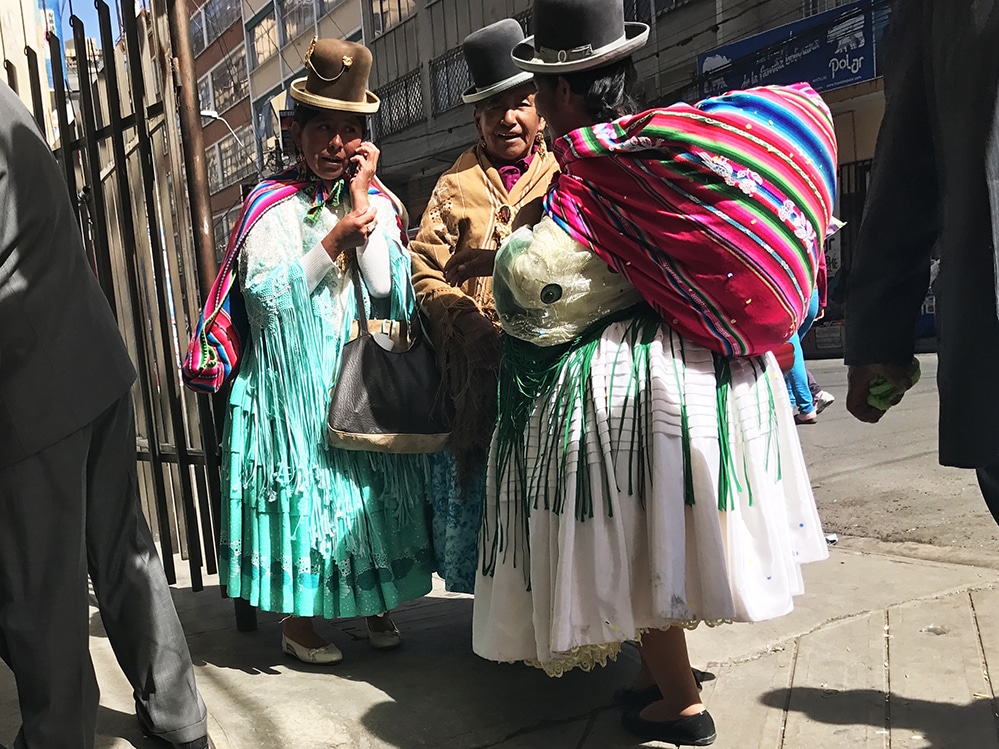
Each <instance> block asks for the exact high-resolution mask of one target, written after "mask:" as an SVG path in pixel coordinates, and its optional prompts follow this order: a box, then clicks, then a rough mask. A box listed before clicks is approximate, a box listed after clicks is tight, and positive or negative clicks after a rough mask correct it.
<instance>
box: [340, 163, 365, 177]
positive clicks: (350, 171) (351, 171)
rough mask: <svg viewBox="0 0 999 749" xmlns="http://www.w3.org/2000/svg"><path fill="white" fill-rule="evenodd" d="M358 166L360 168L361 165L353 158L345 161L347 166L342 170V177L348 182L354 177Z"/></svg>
mask: <svg viewBox="0 0 999 749" xmlns="http://www.w3.org/2000/svg"><path fill="white" fill-rule="evenodd" d="M360 168H361V165H360V164H359V163H358V162H356V161H354V160H351V161H349V162H347V168H346V169H345V170H344V173H343V174H344V177H346V179H347V181H348V182H350V181H351V180H352V179H354V175H355V174H357V170H358V169H360Z"/></svg>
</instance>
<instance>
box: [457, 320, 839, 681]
mask: <svg viewBox="0 0 999 749" xmlns="http://www.w3.org/2000/svg"><path fill="white" fill-rule="evenodd" d="M501 418H502V415H501ZM497 442H498V440H497V439H496V438H494V441H493V446H492V453H491V459H490V465H489V475H488V478H487V494H486V506H485V518H484V523H483V528H482V534H481V540H480V548H479V571H478V574H477V578H476V584H475V606H474V615H473V648H474V650H475V652H476V653H477V654H479V655H480V656H482V657H484V658H488V659H490V660H494V661H501V662H512V661H526V662H528V663H531V664H533V665H537V666H540V667H542V668H544V669H545V671H547V672H548V673H549V674H551V675H556V676H557V675H561V674H562V673H564V672H566V671H567V670H569V669H571V668H574V667H581V668H584V669H591V668H593V667H594V666H596V665H603V664H606V662H607V660H608V659H609V658H611V659H612V658H614V657H615V656H616V655H617V653H618V652H619V651H620V648H621V644H622V643H623V642H625V641H628V640H640V639H641V636H642V633H643V632H645V631H648V630H650V629H665V628H667V627H670V626H682V627H686V628H692V627H695V626H697V625H698V624H700V623H706V624H710V625H714V624H721V623H726V622H755V621H762V620H766V619H771V618H774V617H778V616H782V615H784V614H787V613H788V612H790V611H791V609H792V608H793V603H792V601H793V598H794V596H796V595H800V594H801V593H802V592H803V583H802V576H801V565H802V564H804V563H806V562H813V561H817V560H821V559H825V558H826V557H827V556H828V550H827V548H826V542H825V538H824V535H823V533H822V528H821V525H820V522H819V517H818V513H817V511H816V508H815V500H814V498H813V496H812V490H811V487H810V485H809V481H808V476H807V473H806V469H805V462H804V459H803V457H802V453H801V446H800V444H799V442H798V438H797V434H796V433H795V424H794V419H793V416H792V412H791V407H790V405H789V402H788V398H787V390H786V387H785V385H784V379H783V376H782V374H781V372H780V370H779V368H778V367H777V364H776V361H775V360H774V359H773V357H772V356H771V355H769V354H768V355H767V356H765V357H758V358H752V359H721V358H719V357H716V356H715V355H713V354H712V353H711V352H710V351H708V350H707V349H705V348H703V347H701V346H699V345H697V344H693V343H691V342H690V341H687V340H685V339H683V338H681V337H680V336H679V335H677V334H676V333H675V332H674V331H673V330H672V329H671V328H669V327H668V326H666V325H663V324H656V325H655V326H654V327H652V328H651V330H650V327H649V325H648V323H645V324H644V327H643V326H642V325H640V324H639V323H637V322H634V321H625V322H616V323H612V324H611V325H609V326H608V327H607V328H606V329H605V330H604V331H603V333H602V334H601V335H600V337H599V339H598V340H597V341H596V343H595V345H593V346H591V348H590V349H589V350H588V351H586V352H572V353H570V354H569V355H568V356H566V358H565V359H564V360H563V364H562V365H561V371H560V373H559V375H558V386H557V387H554V388H550V391H549V392H546V393H543V394H542V395H540V396H539V397H538V398H537V399H536V401H535V402H534V406H533V409H532V410H531V412H530V418H529V420H528V422H527V427H526V430H524V438H523V439H522V440H521V441H520V442H519V443H518V445H517V446H516V448H515V449H513V450H511V451H509V457H507V458H505V459H500V458H499V456H500V454H501V453H502V452H503V451H502V450H500V449H499V445H498V444H497Z"/></svg>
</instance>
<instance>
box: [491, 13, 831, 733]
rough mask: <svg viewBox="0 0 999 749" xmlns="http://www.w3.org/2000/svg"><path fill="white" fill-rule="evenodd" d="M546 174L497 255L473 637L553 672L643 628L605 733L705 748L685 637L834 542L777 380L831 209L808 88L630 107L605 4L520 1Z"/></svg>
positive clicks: (794, 582) (813, 97) (631, 46)
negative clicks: (495, 392) (616, 715)
mask: <svg viewBox="0 0 999 749" xmlns="http://www.w3.org/2000/svg"><path fill="white" fill-rule="evenodd" d="M533 22H534V28H535V30H536V35H535V36H534V37H533V38H530V39H526V40H525V41H524V42H523V43H521V44H519V45H517V46H516V47H515V48H514V50H513V53H512V56H513V59H514V61H515V62H516V64H517V65H518V66H519V67H521V68H523V69H524V70H527V71H530V72H533V73H534V79H535V82H536V85H537V95H536V98H535V101H536V104H537V107H538V110H539V112H540V113H541V114H542V115H543V116H544V118H545V121H546V122H547V124H548V127H549V128H550V129H551V131H552V136H553V138H554V140H553V144H552V150H553V152H554V153H555V156H556V158H557V159H558V162H559V166H560V170H561V171H560V174H559V176H558V178H557V180H556V181H555V182H554V183H553V185H552V187H551V189H550V190H549V192H548V193H547V194H546V196H545V199H544V215H543V216H542V217H541V218H540V220H539V221H537V223H536V224H535V225H534V226H533V227H527V226H525V227H522V228H518V229H517V230H516V231H514V232H513V234H512V235H511V236H510V238H509V239H508V240H507V241H506V243H505V244H504V245H503V246H502V247H501V249H500V251H499V253H498V254H497V256H496V261H495V268H494V273H493V293H494V295H495V303H496V310H497V313H498V315H499V319H500V323H501V325H502V327H503V331H504V333H505V335H504V337H503V353H502V359H501V366H500V374H499V397H498V411H499V417H498V420H497V428H496V432H495V436H494V438H493V442H492V445H491V450H490V458H489V467H488V475H487V480H486V491H487V494H486V505H485V512H484V516H483V525H482V538H481V540H480V546H479V548H480V565H479V573H478V577H477V579H476V586H475V606H474V615H473V637H472V643H473V648H474V649H475V652H476V653H478V654H479V655H482V656H484V657H486V658H489V659H491V660H496V661H518V660H522V661H527V662H528V663H532V664H534V665H537V666H540V667H541V668H543V669H544V670H545V671H546V672H547V673H549V674H551V675H556V676H557V675H561V674H563V673H565V672H566V671H568V670H570V669H572V668H576V667H579V668H583V669H590V668H593V667H594V666H597V665H603V664H606V662H607V660H608V659H613V658H615V657H616V656H617V654H618V653H619V652H620V649H621V645H622V643H623V642H625V641H628V640H633V641H637V642H638V643H639V651H640V653H641V656H642V670H641V672H640V673H639V675H638V677H637V680H636V682H635V683H634V684H633V685H632V686H631V687H630V688H627V689H622V690H619V691H618V692H617V694H616V695H615V699H616V701H618V702H619V703H620V704H622V705H623V706H624V707H625V708H626V710H625V713H624V715H623V724H624V727H625V728H626V729H627V730H629V731H630V732H632V733H634V734H636V735H638V736H640V737H642V738H644V739H654V740H659V741H665V742H667V743H673V744H676V745H681V746H706V745H708V744H711V743H713V742H714V740H715V726H714V721H713V720H712V718H711V716H710V714H708V712H707V711H706V710H705V708H704V705H703V704H702V703H701V700H700V697H699V696H698V691H697V685H696V683H695V680H694V676H693V674H692V672H691V669H690V664H689V660H688V657H687V646H686V641H685V637H684V631H685V630H686V629H691V628H694V627H696V626H698V625H699V624H702V623H703V624H708V625H715V624H722V623H725V622H732V621H760V620H765V619H769V618H773V617H777V616H782V615H784V614H786V613H788V612H789V611H790V610H791V609H792V607H793V603H792V601H793V597H794V596H796V595H798V594H800V593H802V592H803V586H802V577H801V572H800V565H801V564H803V563H805V562H808V561H813V560H818V559H823V558H825V557H826V556H827V554H828V552H827V550H826V544H825V540H824V537H823V534H822V529H821V527H820V525H819V519H818V514H817V512H816V509H815V501H814V498H813V497H812V492H811V488H810V485H809V481H808V476H807V473H806V470H805V463H804V459H803V457H802V454H801V448H800V445H799V443H798V441H797V435H796V434H795V427H794V419H793V416H792V413H791V409H790V405H789V403H788V400H787V398H785V397H783V394H784V392H785V388H784V382H783V377H782V375H781V373H780V370H779V368H778V367H777V364H776V361H775V359H774V357H773V355H772V354H771V353H770V351H771V350H772V349H773V348H775V347H777V346H779V345H780V344H782V343H783V342H784V341H786V340H787V338H788V337H789V335H790V333H791V332H792V331H793V330H796V329H797V326H798V325H799V324H800V322H801V319H802V318H803V317H804V314H805V312H806V310H807V303H808V301H809V299H810V297H811V295H812V289H813V288H814V284H815V274H816V269H817V265H818V257H819V253H821V252H822V244H823V240H824V238H825V236H826V233H827V231H828V229H829V224H830V223H831V221H832V213H831V211H832V204H833V195H834V192H835V168H836V145H835V138H834V134H833V129H832V118H831V116H830V114H829V110H828V108H827V107H826V106H825V104H824V103H823V102H822V100H821V98H819V96H818V95H817V94H816V93H815V92H814V91H812V90H811V88H810V87H808V86H807V85H803V84H799V85H795V86H773V87H764V88H759V89H750V90H747V91H738V92H732V93H731V94H726V95H725V96H721V97H717V98H713V99H707V100H705V101H702V102H700V103H698V104H697V105H696V106H690V105H687V104H676V105H673V106H671V107H667V108H664V109H656V110H650V111H647V112H637V109H638V108H637V107H636V106H635V103H634V100H633V99H632V98H631V96H630V94H629V87H630V85H631V84H632V82H633V81H634V78H635V69H634V65H633V63H632V60H631V55H632V54H633V53H634V52H635V51H637V50H638V49H639V48H640V47H641V46H642V45H643V44H644V43H645V42H646V39H647V37H648V33H649V29H648V27H647V26H645V25H644V24H641V23H625V20H624V10H623V7H622V3H621V2H620V0H615V1H614V2H608V0H535V2H534V16H533Z"/></svg>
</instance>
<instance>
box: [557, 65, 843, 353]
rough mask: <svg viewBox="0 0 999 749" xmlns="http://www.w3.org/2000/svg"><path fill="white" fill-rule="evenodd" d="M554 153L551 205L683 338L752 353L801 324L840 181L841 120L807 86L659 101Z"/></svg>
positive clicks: (568, 139)
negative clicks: (836, 128) (836, 126)
mask: <svg viewBox="0 0 999 749" xmlns="http://www.w3.org/2000/svg"><path fill="white" fill-rule="evenodd" d="M554 152H555V156H556V157H557V158H558V161H559V164H560V166H561V168H562V174H561V175H560V176H559V178H558V181H557V183H556V184H555V185H554V186H553V188H552V190H551V191H550V192H549V193H548V195H547V196H546V198H545V209H546V210H547V212H548V213H549V214H550V215H551V216H552V218H553V219H555V221H556V222H557V223H558V224H559V225H560V226H561V227H562V228H563V229H565V230H566V231H567V232H568V233H569V234H570V235H571V236H572V237H573V238H574V239H576V240H577V241H579V242H581V243H583V244H585V245H587V246H588V247H590V248H591V249H592V250H593V251H594V252H596V253H597V254H598V255H599V256H600V257H601V258H602V259H604V260H605V261H606V262H608V263H609V264H610V265H611V266H612V267H614V268H615V269H616V270H617V271H618V272H620V273H623V274H624V275H625V276H626V277H627V278H628V280H629V281H631V282H632V283H633V284H634V285H635V287H636V288H637V289H638V291H639V293H641V295H642V297H643V298H644V299H645V300H646V301H647V302H649V303H650V304H651V305H652V306H653V307H654V308H655V309H656V311H657V312H658V313H659V314H661V315H662V316H663V319H664V320H665V321H666V322H667V323H669V324H670V325H672V327H673V328H674V329H676V330H677V331H678V332H679V333H680V334H681V335H683V336H685V337H687V338H690V339H692V340H693V341H696V342H697V343H700V344H701V345H703V346H705V347H707V348H708V349H710V350H712V351H716V352H718V353H721V354H725V355H736V356H747V355H755V354H760V353H763V352H765V351H769V350H772V349H773V348H775V347H776V346H778V345H780V344H782V343H784V342H785V341H787V340H788V339H789V338H790V337H791V335H792V334H793V333H794V332H795V331H796V330H797V329H798V327H799V326H800V324H801V321H802V319H803V318H804V315H805V310H806V309H807V307H808V301H809V299H810V298H811V295H812V290H813V289H814V288H815V275H816V271H817V267H818V257H819V253H820V252H823V251H824V250H823V244H824V241H825V237H826V232H827V230H828V228H829V225H830V222H831V221H832V210H833V202H834V199H835V191H836V137H835V133H834V132H833V123H832V116H831V115H830V113H829V109H828V107H826V105H825V103H824V102H823V101H822V98H821V97H820V96H819V95H818V94H817V93H816V92H815V91H814V90H812V88H811V87H810V86H808V85H807V84H796V85H793V86H767V87H762V88H754V89H748V90H745V91H733V92H730V93H727V94H725V95H723V96H719V97H715V98H710V99H705V100H704V101H702V102H700V103H698V104H697V105H695V106H691V105H689V104H682V103H681V104H675V105H673V106H670V107H666V108H664V109H653V110H650V111H647V112H643V113H641V114H637V115H631V116H627V117H623V118H621V119H618V120H615V121H614V122H610V123H602V124H599V125H596V126H594V127H592V128H582V129H579V130H575V131H573V132H571V133H569V134H568V135H566V136H564V137H562V138H559V139H558V140H556V141H555V144H554Z"/></svg>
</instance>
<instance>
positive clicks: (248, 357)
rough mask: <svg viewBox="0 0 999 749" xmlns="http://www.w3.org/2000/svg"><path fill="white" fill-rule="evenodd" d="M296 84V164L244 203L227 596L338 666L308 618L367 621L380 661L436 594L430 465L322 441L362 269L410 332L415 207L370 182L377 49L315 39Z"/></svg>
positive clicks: (380, 312)
mask: <svg viewBox="0 0 999 749" xmlns="http://www.w3.org/2000/svg"><path fill="white" fill-rule="evenodd" d="M305 66H306V69H307V70H308V76H307V77H305V78H301V79H298V80H296V81H294V82H293V83H292V86H291V96H292V97H293V98H294V99H295V100H296V102H297V106H296V109H295V121H294V124H293V125H292V137H293V138H294V140H295V145H296V147H297V149H298V159H297V162H298V163H297V166H296V167H295V168H294V169H292V170H291V171H289V172H287V173H285V174H281V175H278V176H276V177H274V178H272V179H269V180H265V181H264V182H262V183H261V184H260V185H258V186H257V187H256V188H254V190H253V191H252V192H251V193H250V195H249V196H248V197H247V199H246V201H245V203H244V205H243V212H242V215H241V216H240V220H239V221H238V222H237V225H236V227H235V229H234V230H233V234H232V237H231V239H230V247H233V246H234V244H233V243H235V246H238V247H239V281H240V290H241V291H242V296H243V299H244V300H245V303H246V313H247V317H248V318H249V327H250V345H249V346H248V350H247V351H246V352H245V353H244V355H243V359H242V361H241V362H240V368H239V372H238V374H237V375H236V376H235V378H234V382H233V385H232V391H231V395H230V397H229V408H228V414H227V416H228V418H227V420H226V430H225V435H224V443H223V446H224V451H225V456H224V460H223V481H222V485H223V487H225V492H226V493H225V495H224V496H223V504H222V518H223V523H222V543H221V549H220V564H219V567H220V571H219V577H220V579H221V580H222V582H223V584H225V585H226V586H227V589H228V592H229V595H230V596H233V597H235V596H240V597H242V598H245V599H246V600H248V601H249V602H250V603H251V604H253V605H254V606H257V607H259V608H261V609H264V610H265V611H276V612H281V613H285V614H288V615H289V617H288V618H287V619H285V620H284V623H283V626H282V647H283V649H284V651H285V652H286V653H287V654H289V655H290V656H292V657H294V658H297V659H298V660H301V661H304V662H306V663H315V664H334V663H338V662H339V661H340V660H341V659H342V657H343V656H342V654H341V652H340V650H339V649H338V648H337V647H336V645H334V644H332V643H329V642H327V641H326V640H325V639H324V638H323V637H321V636H320V635H319V634H317V633H316V631H315V630H314V629H313V625H312V617H315V616H319V617H323V618H326V619H337V618H343V617H356V616H363V617H367V625H368V630H369V636H370V637H369V642H370V644H371V646H372V647H374V648H376V649H391V648H394V647H396V646H397V645H399V643H400V635H399V632H398V630H397V629H396V628H395V625H394V624H393V623H392V620H391V619H390V618H389V616H388V613H387V612H388V611H391V610H392V609H394V608H395V607H396V606H398V605H399V604H400V603H402V602H404V601H408V600H411V599H414V598H418V597H420V596H423V595H425V594H426V593H428V592H429V591H430V589H431V574H432V572H433V570H434V561H433V550H432V547H431V543H430V538H429V532H428V528H429V501H428V486H427V481H426V477H427V476H428V475H429V464H428V463H427V461H428V458H427V457H426V456H419V455H415V456H411V455H390V454H375V453H365V452H351V451H346V450H338V449H334V448H327V447H326V445H325V431H326V413H327V409H328V407H329V393H330V390H331V387H332V385H333V384H334V383H335V380H336V375H337V373H338V372H339V367H340V354H341V351H342V349H343V346H344V344H345V343H346V342H347V341H348V339H349V338H350V335H351V327H352V325H353V324H354V321H355V318H356V313H357V302H356V301H355V300H356V296H355V293H354V290H353V286H352V282H351V274H352V273H356V272H357V271H358V269H359V272H360V277H361V286H362V298H363V299H364V301H365V304H366V306H370V308H371V311H370V313H369V315H368V316H369V317H374V318H382V319H396V320H407V319H409V317H410V315H411V313H412V308H413V306H414V300H413V294H412V287H411V283H410V267H411V262H410V259H409V255H408V253H407V252H406V250H405V249H404V247H403V244H402V239H403V237H402V234H401V230H400V227H401V226H404V225H405V219H404V216H405V209H404V208H403V206H402V204H401V203H399V201H398V199H396V198H395V196H394V195H392V194H391V193H390V192H389V191H388V190H387V189H385V188H384V186H383V185H382V184H381V183H380V182H379V181H378V179H377V177H376V176H375V170H376V167H377V165H378V154H379V152H378V149H377V148H376V147H375V145H374V144H373V143H371V142H369V141H367V140H365V133H366V132H367V120H366V118H367V116H369V115H371V114H374V113H375V112H376V111H377V110H378V104H379V102H378V98H377V97H376V96H375V95H374V94H373V93H371V92H370V91H368V90H367V85H368V74H369V72H370V70H371V53H370V52H369V51H368V49H367V48H365V47H364V46H362V45H360V44H355V43H353V42H348V41H344V40H339V39H321V40H316V41H314V42H313V44H312V46H311V47H310V48H309V51H308V53H307V54H306V56H305Z"/></svg>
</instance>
